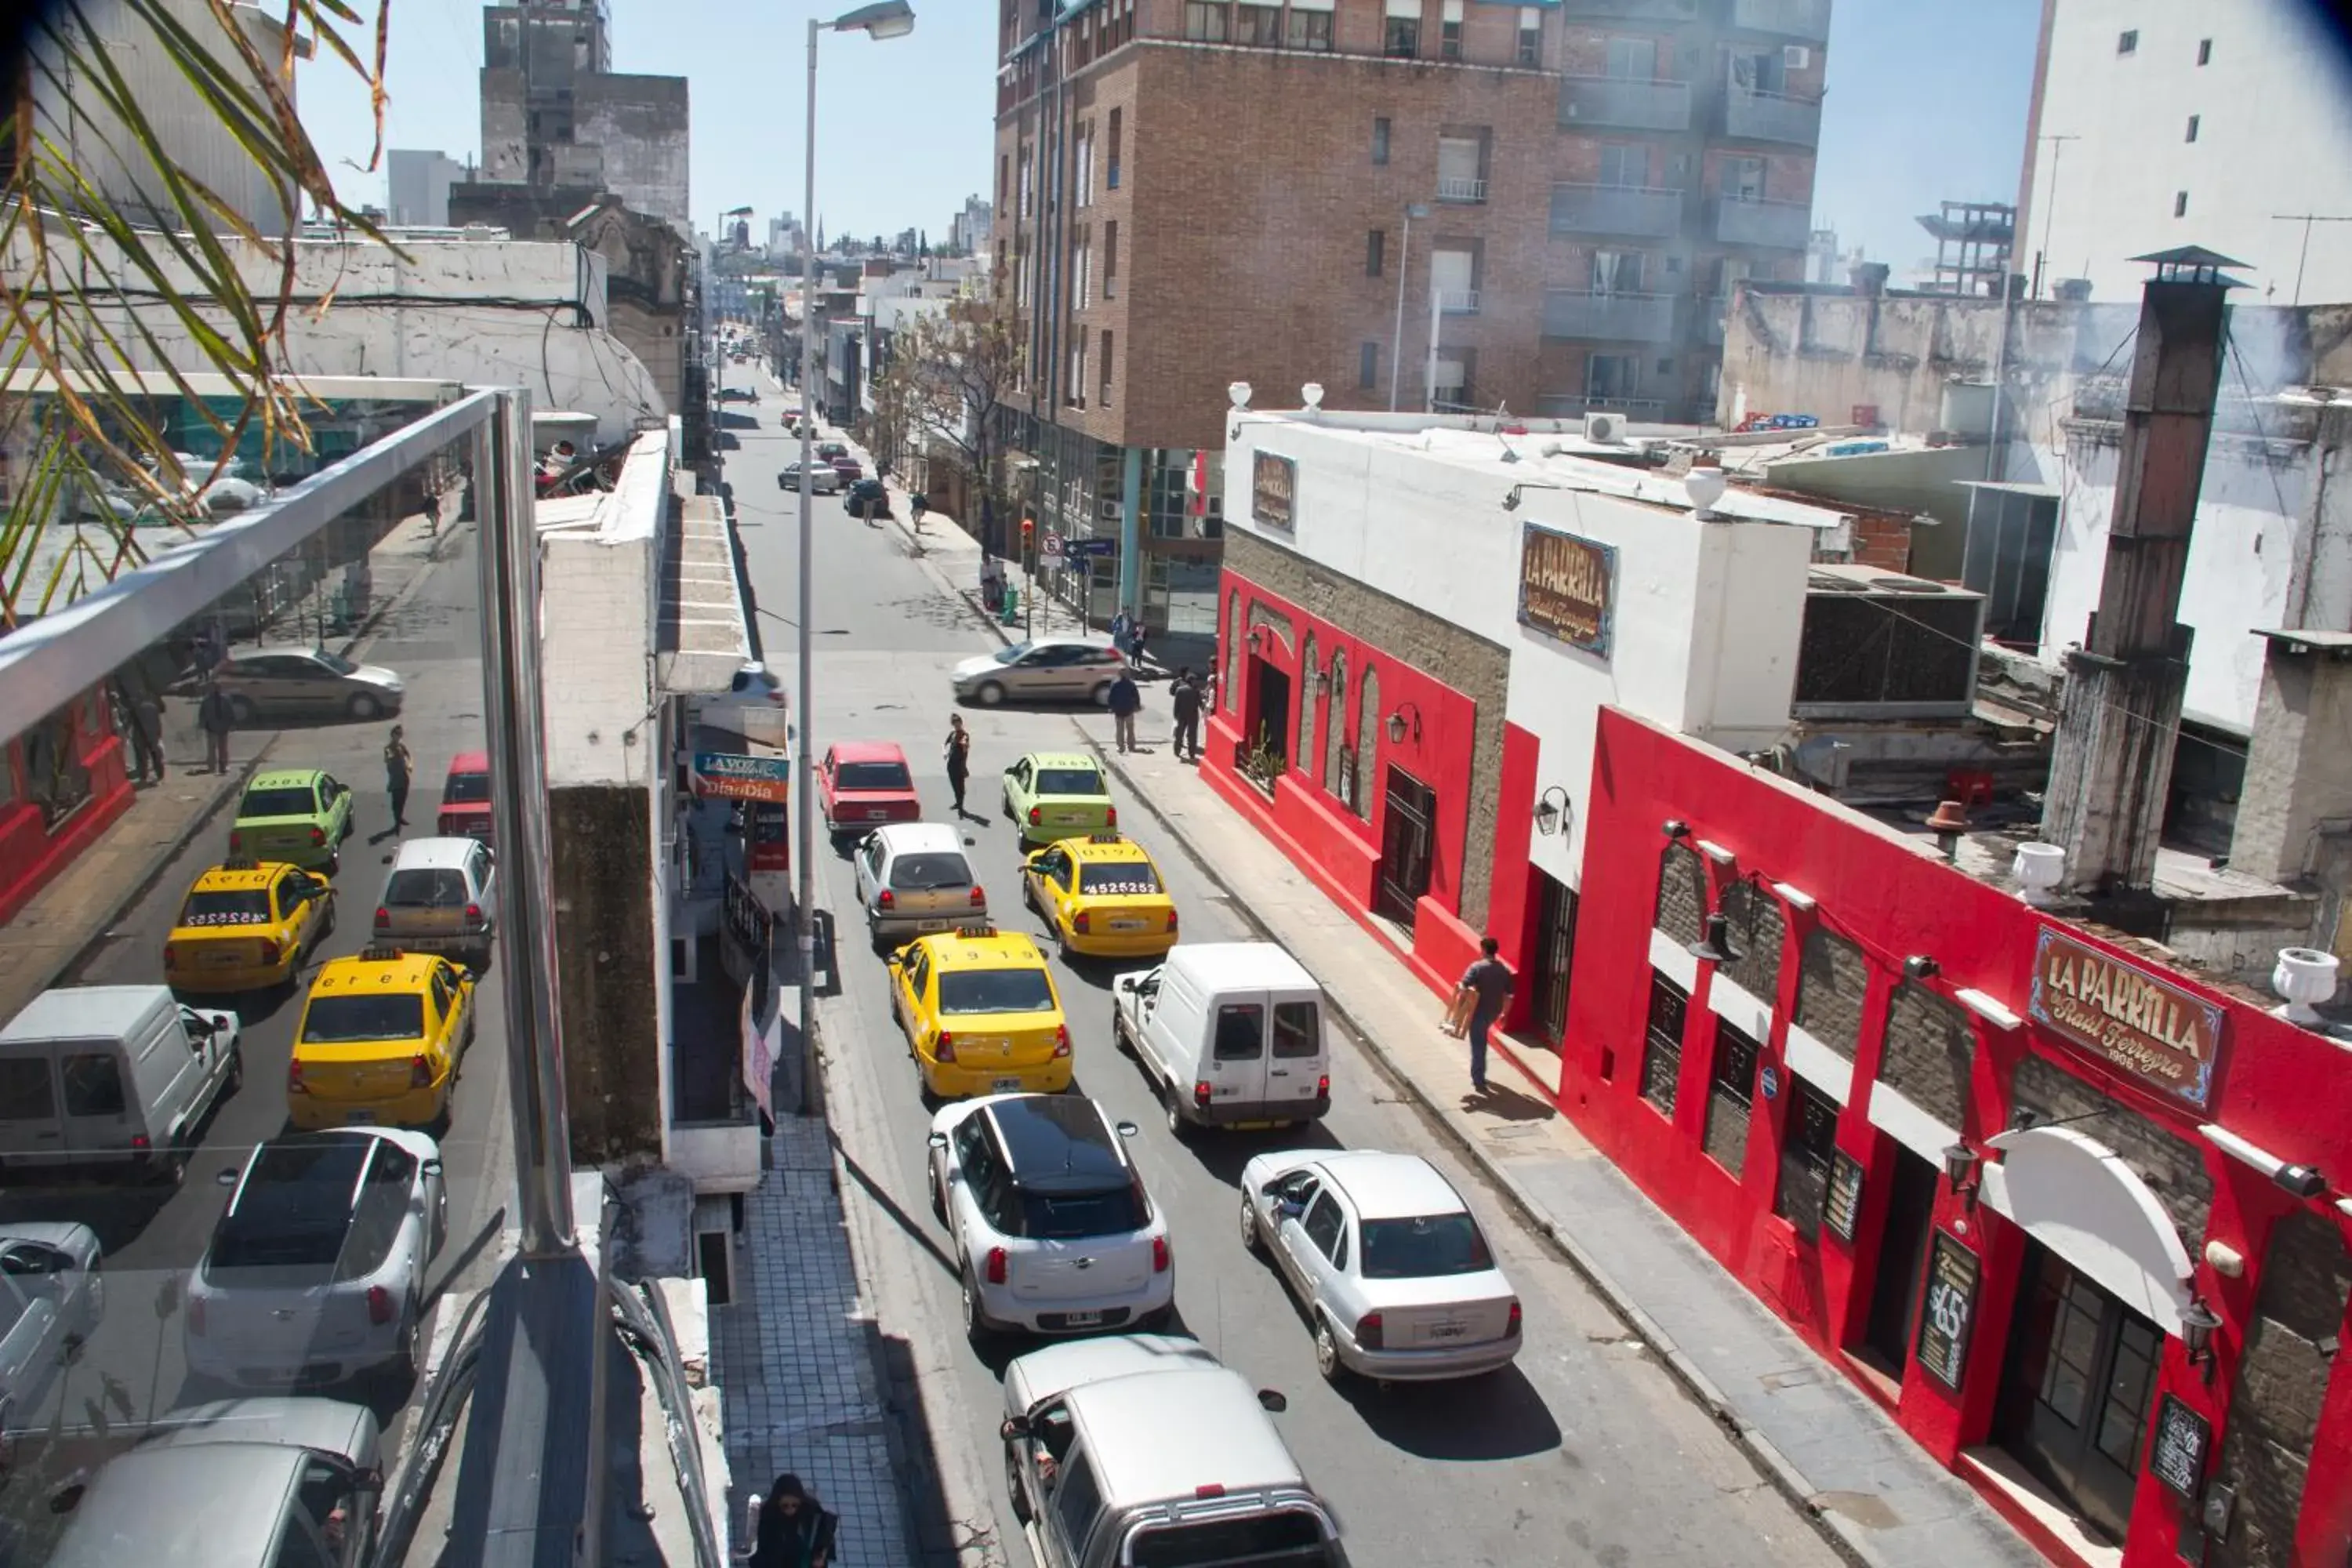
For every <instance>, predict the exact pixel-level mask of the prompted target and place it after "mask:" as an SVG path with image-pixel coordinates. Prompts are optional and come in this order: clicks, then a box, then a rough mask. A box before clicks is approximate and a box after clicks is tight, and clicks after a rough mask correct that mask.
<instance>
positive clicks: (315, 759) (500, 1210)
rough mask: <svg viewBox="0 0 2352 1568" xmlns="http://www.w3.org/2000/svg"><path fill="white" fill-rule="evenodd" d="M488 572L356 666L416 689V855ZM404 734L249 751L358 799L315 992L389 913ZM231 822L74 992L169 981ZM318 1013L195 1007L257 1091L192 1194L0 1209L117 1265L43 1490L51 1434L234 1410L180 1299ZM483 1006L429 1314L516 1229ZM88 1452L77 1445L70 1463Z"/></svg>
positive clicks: (490, 1005)
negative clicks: (67, 1236) (391, 746)
mask: <svg viewBox="0 0 2352 1568" xmlns="http://www.w3.org/2000/svg"><path fill="white" fill-rule="evenodd" d="M475 569H476V568H475V558H474V550H473V542H472V540H471V538H470V537H467V538H465V539H463V540H461V541H460V542H458V543H457V545H456V546H455V547H454V548H453V549H451V550H450V551H448V552H446V555H445V557H444V558H443V559H442V560H441V561H440V562H439V563H438V564H437V565H436V566H435V567H433V568H432V570H431V572H430V574H429V575H428V576H426V577H425V579H424V580H423V582H422V583H421V584H420V585H419V587H418V589H417V591H416V592H415V593H414V594H413V595H410V596H409V597H408V599H407V600H406V602H405V603H404V604H401V605H399V606H398V607H397V608H396V609H394V611H393V612H392V613H391V615H390V616H387V618H386V619H385V620H384V622H383V625H382V626H380V627H379V628H378V629H377V631H376V632H375V633H374V634H373V638H372V640H371V641H370V642H367V643H362V645H361V646H360V647H358V648H356V649H355V650H354V657H356V658H365V659H366V660H367V661H369V662H372V663H377V664H383V665H388V666H390V667H391V668H394V669H395V670H397V671H398V672H399V673H400V675H401V676H402V677H403V678H404V680H405V682H406V689H407V690H406V699H405V707H404V711H403V712H402V713H401V714H400V715H399V716H398V720H397V721H398V722H400V723H402V724H403V725H404V727H405V730H406V741H407V744H408V747H409V750H410V752H412V753H413V754H414V756H415V787H414V788H413V790H412V791H411V794H410V795H409V800H408V821H409V827H408V829H407V835H408V836H409V837H423V836H426V835H430V834H431V833H432V832H433V831H434V823H435V816H436V808H437V806H438V804H439V798H440V786H441V780H442V776H443V773H444V772H445V770H446V768H447V766H448V763H449V759H450V756H451V755H452V754H453V753H454V752H458V751H461V750H468V749H475V748H478V747H480V746H481V745H482V743H483V741H482V734H483V728H482V693H481V679H480V668H479V655H478V647H479V626H478V616H477V614H476V608H475V603H476V591H475ZM393 722H394V720H392V719H384V720H379V721H374V722H370V723H337V724H323V725H319V726H315V727H298V728H289V729H287V730H284V731H279V732H278V734H277V735H276V736H275V738H274V740H273V739H271V738H270V736H269V735H268V732H267V731H264V732H261V733H258V734H254V733H241V734H240V735H239V736H238V737H237V739H236V745H235V752H236V755H237V756H238V757H239V758H243V757H245V756H247V755H248V754H250V752H251V751H252V749H253V748H254V747H255V746H256V745H258V744H262V743H264V742H267V743H268V753H267V757H266V765H268V766H272V767H320V768H324V769H326V770H327V771H329V772H330V773H333V774H334V775H335V776H336V777H337V778H339V779H341V780H342V781H344V782H345V783H347V784H350V785H351V786H352V789H353V791H354V792H355V807H356V809H355V812H354V816H353V822H354V832H353V834H352V837H351V839H350V840H349V841H348V842H347V843H346V844H345V845H344V847H343V851H342V862H341V870H340V872H339V874H338V875H337V876H336V878H335V883H336V893H337V919H336V926H335V930H334V932H333V933H332V935H331V936H330V937H329V938H328V939H327V940H326V941H325V942H323V943H321V944H320V949H319V951H318V952H317V953H315V954H314V955H313V956H312V958H311V960H310V963H309V964H307V965H306V966H305V969H304V971H303V977H304V979H305V981H306V982H307V980H308V978H309V977H310V975H311V974H314V973H316V971H317V967H318V965H319V964H320V963H323V962H324V961H325V960H326V959H328V958H332V957H340V956H342V955H345V954H349V953H354V952H358V951H359V950H360V949H361V948H362V947H363V946H364V945H366V943H367V941H368V935H369V927H370V921H371V916H372V915H373V910H374V908H375V904H376V900H377V896H378V894H379V893H380V892H381V890H382V889H383V883H384V879H385V878H386V876H387V874H388V867H389V864H390V862H391V860H392V858H393V855H394V851H395V850H396V848H397V847H398V843H397V839H396V838H395V837H394V834H393V830H392V824H391V809H390V805H389V802H388V799H387V797H386V795H385V794H384V775H383V761H382V750H383V744H384V742H385V739H386V736H387V734H388V732H389V731H390V728H391V725H392V723H393ZM171 760H172V764H173V766H174V767H175V768H177V767H180V766H182V765H184V764H185V763H188V762H189V761H192V760H193V761H201V758H196V759H188V758H185V757H183V756H180V755H178V754H174V755H173V758H172V759H171ZM233 816H234V809H233V807H224V808H223V809H222V810H221V811H220V812H219V813H218V814H216V815H215V817H214V818H213V819H212V820H211V821H210V822H209V823H206V824H205V826H203V827H202V828H201V830H200V831H199V832H198V833H197V834H196V836H195V837H194V839H193V840H192V841H191V842H190V843H189V845H188V846H187V847H185V848H184V850H183V851H182V852H181V853H180V854H179V855H178V856H177V857H176V858H175V859H173V861H172V862H171V863H170V864H169V865H168V866H167V867H166V868H164V869H163V872H162V874H161V875H160V876H159V877H158V878H157V879H156V880H155V882H154V883H153V885H152V888H150V889H148V890H147V891H146V892H145V893H144V894H143V895H142V897H141V898H140V899H139V900H137V902H136V903H134V904H133V905H132V906H131V909H130V910H128V911H127V912H126V913H125V914H124V915H123V916H122V918H121V919H120V920H119V921H117V922H116V923H115V924H114V925H113V926H112V927H111V928H110V929H109V930H108V931H107V932H106V933H105V935H104V936H103V937H102V938H101V940H100V942H99V943H98V944H96V945H95V946H94V947H93V948H92V949H91V950H90V951H89V952H88V953H87V954H86V955H85V957H84V958H83V959H82V961H81V962H80V963H79V964H78V965H77V966H76V968H75V969H74V970H73V971H72V972H70V973H68V975H67V976H66V979H65V982H64V983H65V984H83V985H90V984H136V983H152V982H155V981H158V980H160V979H161V978H162V975H163V942H164V938H165V937H166V935H167V934H168V933H169V931H170V930H171V928H172V925H173V916H174V914H175V913H176V911H177V910H178V909H179V907H180V904H181V901H182V900H183V898H184V896H185V894H186V891H187V889H188V886H189V884H190V883H191V882H192V881H193V880H194V879H195V878H196V877H197V876H198V875H199V874H200V873H202V872H203V871H205V869H207V868H210V867H212V866H214V865H215V864H217V863H218V862H219V861H220V860H221V859H223V858H225V857H226V855H227V852H228V830H229V825H230V821H231V818H232V817H233ZM302 998H303V991H302V989H301V988H300V987H299V986H298V987H297V988H295V989H294V990H293V991H291V992H290V994H287V995H285V996H284V997H282V998H278V997H271V998H268V999H258V998H219V999H215V998H209V997H206V998H190V1000H192V1001H194V1002H196V1003H198V1005H205V1006H214V1005H219V1006H225V1007H226V1006H231V1005H234V1006H236V1009H237V1010H238V1011H239V1013H240V1019H241V1026H242V1031H243V1050H244V1058H245V1079H244V1084H243V1087H242V1089H240V1090H238V1091H237V1092H236V1094H234V1095H232V1096H229V1097H228V1098H226V1099H225V1100H223V1101H222V1102H221V1104H220V1105H219V1107H218V1109H217V1110H215V1112H214V1114H213V1115H212V1117H211V1119H210V1121H209V1122H208V1123H207V1124H206V1125H205V1127H204V1128H203V1130H202V1131H203V1135H202V1139H201V1142H200V1144H199V1146H198V1148H197V1150H196V1152H195V1156H194V1160H193V1161H192V1162H191V1163H190V1166H189V1171H188V1175H187V1179H186V1182H185V1184H184V1185H183V1186H182V1187H181V1188H180V1189H179V1190H177V1191H176V1192H174V1191H171V1190H169V1189H166V1188H163V1187H151V1188H135V1187H100V1186H95V1185H89V1186H84V1185H54V1186H37V1187H35V1186H19V1185H11V1186H10V1187H9V1188H8V1189H7V1190H6V1191H5V1194H0V1222H5V1221H7V1220H26V1219H42V1220H60V1219H72V1220H79V1221H82V1222H84V1223H86V1224H88V1225H89V1226H92V1227H93V1228H94V1229H95V1230H96V1231H97V1232H98V1234H99V1236H100V1239H101V1241H102V1242H103V1244H104V1247H105V1249H106V1258H105V1274H106V1279H107V1287H106V1289H107V1312H106V1316H105V1318H104V1320H103V1321H102V1323H101V1324H100V1327H99V1329H98V1331H97V1332H96V1333H95V1334H94V1335H93V1337H92V1338H91V1340H90V1341H89V1344H88V1345H87V1346H86V1347H84V1349H83V1351H82V1352H81V1354H80V1355H79V1358H78V1359H77V1360H76V1361H75V1362H74V1363H73V1364H71V1365H70V1366H68V1368H67V1370H66V1372H65V1374H64V1375H63V1376H62V1377H61V1378H60V1379H58V1383H57V1384H56V1385H55V1387H54V1389H53V1391H52V1393H51V1394H50V1396H49V1400H48V1401H47V1405H46V1407H45V1408H43V1409H42V1410H39V1411H37V1412H20V1413H19V1417H18V1419H19V1421H20V1422H21V1423H22V1425H23V1426H24V1427H25V1428H26V1429H27V1430H26V1435H25V1436H23V1437H22V1438H20V1447H19V1454H18V1459H19V1465H20V1468H22V1469H28V1470H29V1471H30V1472H31V1473H32V1474H34V1475H36V1476H41V1475H44V1474H46V1473H47V1471H48V1469H49V1468H50V1467H49V1466H48V1465H47V1463H46V1462H45V1461H46V1456H47V1446H46V1445H45V1444H44V1442H43V1440H42V1439H40V1438H39V1437H37V1436H34V1435H33V1434H34V1433H37V1432H39V1431H41V1430H43V1429H45V1428H47V1427H48V1426H50V1425H51V1423H52V1422H55V1423H57V1424H58V1425H59V1426H61V1427H62V1429H63V1430H64V1431H66V1432H67V1433H68V1434H71V1433H75V1432H77V1431H81V1432H87V1431H89V1430H90V1429H93V1428H94V1429H98V1430H99V1431H100V1432H101V1433H102V1432H103V1430H104V1429H105V1428H107V1427H108V1426H114V1425H119V1424H122V1423H125V1422H129V1423H134V1424H135V1423H141V1422H144V1421H145V1420H146V1419H148V1418H149V1417H150V1416H152V1415H157V1414H160V1413H162V1412H163V1411H165V1410H168V1409H170V1408H172V1407H173V1406H175V1405H182V1404H185V1403H187V1402H189V1401H191V1400H194V1399H200V1398H208V1397H217V1396H218V1395H219V1394H220V1393H221V1392H222V1391H221V1390H219V1389H216V1388H212V1387H208V1386H205V1385H203V1384H200V1383H199V1382H198V1381H197V1380H194V1379H192V1378H190V1377H189V1376H188V1375H187V1373H186V1371H185V1364H184V1356H183V1353H182V1332H183V1324H182V1321H181V1309H180V1302H181V1299H182V1296H183V1290H182V1283H183V1281H184V1277H185V1275H186V1273H187V1271H188V1270H189V1269H190V1268H192V1267H193V1266H194V1264H195V1263H196V1261H197V1259H198V1258H199V1257H200V1256H201V1255H202V1254H203V1252H204V1250H205V1245H206V1243H207V1241H208V1240H209V1237H210V1235H211V1231H212V1227H213V1225H214V1222H215V1220H216V1219H217V1218H218V1216H219V1215H220V1213H221V1210H222V1206H223V1205H224V1203H225V1201H226V1194H225V1193H224V1191H223V1189H222V1187H221V1185H220V1184H219V1177H220V1175H221V1173H223V1172H226V1171H234V1170H236V1168H237V1167H239V1166H240V1165H241V1163H243V1161H244V1158H245V1156H246V1154H247V1152H249V1151H250V1149H251V1148H252V1146H253V1144H254V1143H255V1142H257V1141H259V1140H261V1139H266V1138H269V1137H273V1136H276V1135H278V1133H280V1132H282V1131H285V1130H286V1128H287V1110H286V1092H285V1083H286V1070H287V1064H288V1061H289V1057H290V1055H291V1049H292V1041H293V1035H294V1030H295V1026H296V1024H297V1022H298V1021H299V1017H300V1015H301V1006H302ZM475 1005H476V1007H477V1009H478V1019H479V1024H478V1037H477V1038H476V1040H475V1042H474V1045H473V1047H472V1049H471V1051H470V1052H469V1053H468V1054H467V1058H465V1062H464V1068H463V1077H462V1078H461V1079H460V1082H459V1086H458V1089H457V1100H456V1106H455V1115H454V1121H453V1124H452V1128H451V1131H449V1133H448V1134H447V1136H446V1138H445V1139H444V1140H443V1142H442V1149H443V1158H444V1162H445V1168H446V1181H447V1191H448V1195H449V1239H448V1243H447V1245H446V1247H444V1249H443V1250H442V1252H441V1253H440V1255H439V1256H438V1258H436V1259H435V1261H434V1264H433V1266H432V1268H431V1270H430V1273H429V1275H428V1289H429V1291H430V1294H429V1295H428V1297H427V1299H426V1303H425V1304H426V1309H427V1311H428V1312H429V1311H430V1310H431V1309H432V1306H433V1304H434V1302H436V1301H437V1300H439V1298H440V1296H441V1294H442V1293H443V1291H445V1290H446V1289H451V1288H458V1289H472V1288H475V1287H477V1286H478V1285H480V1284H482V1283H484V1282H486V1280H487V1277H488V1271H489V1270H488V1264H489V1261H490V1260H492V1259H493V1258H494V1257H495V1254H496V1252H497V1249H498V1248H497V1241H498V1235H499V1230H500V1229H501V1228H502V1227H503V1226H504V1225H505V1224H506V1223H507V1220H506V1216H505V1212H504V1205H506V1204H507V1202H508V1201H509V1198H508V1194H509V1188H510V1186H511V1184H512V1173H511V1149H510V1147H509V1143H510V1138H509V1130H508V1112H507V1108H506V1098H505V1097H506V1093H507V1072H506V1046H505V1040H506V1029H505V1021H504V1016H503V1012H502V1008H503V1003H502V1000H501V994H500V983H499V974H498V972H497V971H496V970H495V969H493V970H492V971H491V972H490V973H488V974H487V975H486V976H485V977H484V978H483V980H482V983H481V984H480V986H479V988H478V991H477V994H476V1001H475ZM408 1392H409V1391H407V1390H394V1389H389V1388H386V1389H383V1390H382V1391H380V1392H374V1393H373V1397H374V1398H375V1399H376V1401H377V1404H378V1410H379V1413H380V1414H383V1415H386V1416H387V1418H389V1417H390V1416H391V1415H393V1414H394V1411H395V1410H396V1408H397V1406H398V1404H399V1401H400V1399H402V1398H404V1397H405V1395H406V1394H407V1393H408ZM354 1396H357V1395H354ZM386 1402H389V1405H387V1403H386ZM74 1447H76V1445H73V1444H71V1443H68V1445H67V1446H66V1448H65V1450H63V1451H65V1452H71V1451H72V1450H73V1448H74ZM0 1497H5V1504H0V1508H5V1511H7V1512H9V1513H12V1514H14V1513H16V1512H18V1511H19V1510H23V1509H26V1508H27V1507H29V1501H28V1500H30V1499H31V1498H32V1497H33V1489H31V1488H28V1487H25V1486H21V1485H12V1486H10V1487H9V1488H8V1489H7V1490H6V1491H5V1493H0Z"/></svg>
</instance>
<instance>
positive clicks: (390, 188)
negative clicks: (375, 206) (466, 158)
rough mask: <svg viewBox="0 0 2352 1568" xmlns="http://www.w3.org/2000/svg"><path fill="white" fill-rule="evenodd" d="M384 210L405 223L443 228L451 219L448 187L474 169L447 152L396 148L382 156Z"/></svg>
mask: <svg viewBox="0 0 2352 1568" xmlns="http://www.w3.org/2000/svg"><path fill="white" fill-rule="evenodd" d="M383 163H384V195H385V196H386V203H385V208H384V210H385V211H387V212H389V213H390V214H391V215H392V221H393V222H394V223H395V224H400V225H403V226H418V227H425V228H444V227H446V226H448V222H449V187H450V186H451V185H454V184H457V182H458V181H460V180H466V179H470V178H472V176H473V172H472V171H471V170H470V169H468V168H467V166H466V165H465V164H463V163H459V162H457V159H455V158H452V157H451V156H449V154H448V153H440V152H427V151H423V150H420V149H416V148H412V147H394V148H393V149H392V150H391V151H390V152H388V153H385V154H384V155H383Z"/></svg>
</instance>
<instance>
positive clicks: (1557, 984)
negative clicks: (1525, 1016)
mask: <svg viewBox="0 0 2352 1568" xmlns="http://www.w3.org/2000/svg"><path fill="white" fill-rule="evenodd" d="M1536 883H1537V889H1538V900H1539V901H1538V907H1537V910H1536V954H1535V970H1536V973H1535V1001H1536V1023H1537V1025H1538V1029H1539V1032H1540V1034H1541V1036H1542V1037H1543V1039H1544V1040H1545V1041H1547V1042H1551V1041H1557V1040H1559V1039H1560V1038H1562V1037H1564V1036H1566V1035H1567V1033H1568V972H1569V967H1570V963H1571V961H1572V960H1573V959H1574V957H1575V953H1576V894H1575V892H1574V890H1573V889H1570V888H1568V887H1567V886H1566V885H1564V884H1562V883H1559V882H1556V881H1554V880H1553V879H1551V878H1549V877H1547V876H1545V875H1544V874H1543V873H1542V872H1540V871H1538V872H1537V873H1536Z"/></svg>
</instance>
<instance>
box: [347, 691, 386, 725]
mask: <svg viewBox="0 0 2352 1568" xmlns="http://www.w3.org/2000/svg"><path fill="white" fill-rule="evenodd" d="M345 706H346V707H347V708H349V710H351V715H352V718H354V719H357V720H359V721H361V722H362V723H364V722H366V721H368V720H370V719H373V718H374V717H375V716H376V715H378V714H379V713H382V712H383V703H381V702H379V701H377V700H375V699H374V698H373V697H371V696H369V695H368V694H367V693H366V692H364V691H354V692H352V700H351V701H350V702H349V703H347V704H346V705H345Z"/></svg>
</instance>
